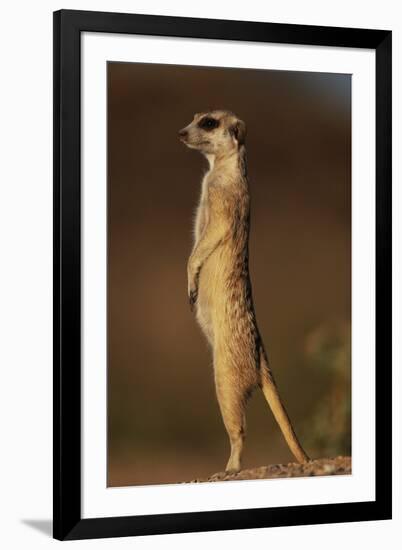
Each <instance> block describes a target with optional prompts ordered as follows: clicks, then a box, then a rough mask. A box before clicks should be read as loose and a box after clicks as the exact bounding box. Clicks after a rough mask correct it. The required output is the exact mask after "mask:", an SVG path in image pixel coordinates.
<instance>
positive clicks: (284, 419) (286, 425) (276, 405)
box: [260, 350, 309, 463]
mask: <svg viewBox="0 0 402 550" xmlns="http://www.w3.org/2000/svg"><path fill="white" fill-rule="evenodd" d="M260 366H261V389H262V391H263V393H264V396H265V399H266V400H267V401H268V405H269V406H270V408H271V411H272V414H273V415H274V417H275V420H276V421H277V422H278V424H279V427H280V429H281V431H282V434H283V436H284V438H285V440H286V443H287V444H288V446H289V449H290V450H291V451H292V453H293V454H294V456H295V457H296V459H297V461H298V462H300V463H303V462H307V461H308V460H309V457H308V456H307V454H306V453H305V451H304V450H303V447H302V446H301V445H300V443H299V440H298V439H297V437H296V434H295V432H294V429H293V427H292V423H291V422H290V418H289V416H288V414H287V412H286V409H285V407H284V405H283V403H282V400H281V398H280V396H279V392H278V388H277V386H276V384H275V380H274V378H273V376H272V372H271V369H270V368H269V365H268V361H267V358H266V355H265V351H264V350H261V353H260Z"/></svg>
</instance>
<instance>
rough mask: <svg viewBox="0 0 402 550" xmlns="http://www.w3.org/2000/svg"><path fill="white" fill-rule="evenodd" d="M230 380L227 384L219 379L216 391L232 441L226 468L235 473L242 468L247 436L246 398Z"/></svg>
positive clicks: (227, 470)
mask: <svg viewBox="0 0 402 550" xmlns="http://www.w3.org/2000/svg"><path fill="white" fill-rule="evenodd" d="M228 382H229V381H226V384H225V383H222V381H219V380H217V384H216V393H217V397H218V403H219V407H220V410H221V414H222V419H223V423H224V425H225V428H226V431H227V433H228V436H229V441H230V456H229V460H228V462H227V464H226V468H225V470H226V472H229V473H235V472H238V471H240V470H241V458H242V452H243V444H244V440H245V437H246V416H245V406H246V399H245V396H244V395H242V393H241V392H240V393H239V391H238V390H237V388H235V387H233V386H232V385H231V384H230V383H228ZM236 390H237V391H236Z"/></svg>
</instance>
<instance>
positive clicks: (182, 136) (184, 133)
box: [179, 128, 188, 139]
mask: <svg viewBox="0 0 402 550" xmlns="http://www.w3.org/2000/svg"><path fill="white" fill-rule="evenodd" d="M187 136H188V132H187V130H186V129H185V128H183V129H182V130H179V138H180V139H186V137H187Z"/></svg>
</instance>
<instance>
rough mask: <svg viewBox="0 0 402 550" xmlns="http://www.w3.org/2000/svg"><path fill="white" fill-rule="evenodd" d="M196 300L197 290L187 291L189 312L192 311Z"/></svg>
mask: <svg viewBox="0 0 402 550" xmlns="http://www.w3.org/2000/svg"><path fill="white" fill-rule="evenodd" d="M197 298H198V289H197V288H195V287H193V288H190V289H189V291H188V301H189V303H190V309H191V311H194V307H195V304H196V303H197Z"/></svg>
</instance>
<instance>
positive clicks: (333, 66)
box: [54, 10, 391, 540]
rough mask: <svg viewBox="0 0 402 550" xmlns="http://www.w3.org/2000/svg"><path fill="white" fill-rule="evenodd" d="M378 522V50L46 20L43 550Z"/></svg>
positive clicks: (255, 29) (387, 397) (295, 30)
mask: <svg viewBox="0 0 402 550" xmlns="http://www.w3.org/2000/svg"><path fill="white" fill-rule="evenodd" d="M390 517H391V32H390V31H384V30H364V29H349V28H331V27H314V26H300V25H284V24H271V23H256V22H244V21H220V20H209V19H189V18H179V17H160V16H150V15H149V16H148V15H132V14H131V15H130V14H122V13H98V12H81V11H68V10H67V11H66V10H62V11H59V12H56V13H55V14H54V536H55V538H58V539H61V540H64V539H82V538H96V537H112V536H113V537H116V536H129V535H145V534H156V533H175V532H190V531H207V530H222V529H244V528H255V527H269V526H287V525H299V524H316V523H332V522H345V521H362V520H374V519H376V520H378V519H388V518H390Z"/></svg>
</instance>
